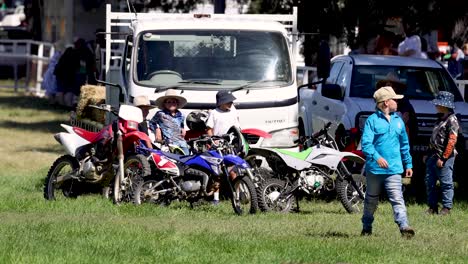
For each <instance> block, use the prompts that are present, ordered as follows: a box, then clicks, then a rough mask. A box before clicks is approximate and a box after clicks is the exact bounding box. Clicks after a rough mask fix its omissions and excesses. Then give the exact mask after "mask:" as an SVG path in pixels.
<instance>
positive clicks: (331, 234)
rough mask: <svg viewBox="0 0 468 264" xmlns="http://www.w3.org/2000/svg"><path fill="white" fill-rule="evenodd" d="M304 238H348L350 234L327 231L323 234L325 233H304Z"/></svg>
mask: <svg viewBox="0 0 468 264" xmlns="http://www.w3.org/2000/svg"><path fill="white" fill-rule="evenodd" d="M305 236H310V237H321V238H350V237H351V235H350V234H346V233H341V232H336V231H328V232H325V233H311V232H307V233H305Z"/></svg>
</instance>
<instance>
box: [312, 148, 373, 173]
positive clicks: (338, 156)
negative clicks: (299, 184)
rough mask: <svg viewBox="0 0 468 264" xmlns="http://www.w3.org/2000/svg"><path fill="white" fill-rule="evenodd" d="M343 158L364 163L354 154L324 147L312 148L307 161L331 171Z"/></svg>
mask: <svg viewBox="0 0 468 264" xmlns="http://www.w3.org/2000/svg"><path fill="white" fill-rule="evenodd" d="M344 158H348V159H350V160H352V161H355V162H359V163H364V160H363V159H362V158H361V157H359V156H357V155H356V154H353V153H351V152H341V151H338V150H336V149H332V148H328V147H324V146H320V147H317V146H314V147H313V149H312V152H311V153H310V155H309V157H307V161H308V162H310V163H312V164H318V165H323V166H327V167H328V168H330V169H332V170H336V169H337V167H338V164H339V163H340V161H341V160H343V159H344Z"/></svg>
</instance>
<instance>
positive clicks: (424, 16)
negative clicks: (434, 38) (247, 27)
mask: <svg viewBox="0 0 468 264" xmlns="http://www.w3.org/2000/svg"><path fill="white" fill-rule="evenodd" d="M238 1H239V0H238ZM294 5H296V6H298V7H299V18H298V22H299V31H300V32H301V33H303V34H304V47H303V55H304V57H305V60H306V64H307V65H311V64H313V63H314V61H315V54H316V52H317V50H318V43H319V40H320V35H322V38H326V37H327V36H334V37H337V38H344V39H345V41H346V43H347V44H348V45H349V46H351V47H355V46H359V45H365V44H366V43H367V42H368V40H369V39H371V38H372V37H375V36H376V35H378V34H379V33H380V32H382V30H383V29H384V26H385V23H386V22H387V19H389V18H394V17H400V18H402V19H403V20H407V21H410V22H412V23H414V24H417V26H418V28H419V33H427V32H429V31H431V30H439V31H440V32H441V33H442V34H443V35H444V36H445V38H447V40H448V39H463V40H466V38H467V37H468V30H467V27H468V25H467V23H468V18H467V14H468V5H467V4H466V1H464V0H393V1H379V0H330V1H328V0H315V1H310V0H309V1H307V0H253V1H252V2H251V6H250V12H252V13H290V12H291V9H292V6H294ZM455 25H458V26H457V27H455ZM460 25H464V26H460ZM356 29H357V30H356ZM454 29H455V30H454ZM314 34H315V35H314Z"/></svg>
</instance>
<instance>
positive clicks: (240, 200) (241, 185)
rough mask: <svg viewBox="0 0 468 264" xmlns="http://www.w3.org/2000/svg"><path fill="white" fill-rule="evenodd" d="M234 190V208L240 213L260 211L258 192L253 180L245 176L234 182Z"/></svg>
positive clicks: (232, 198) (232, 199)
mask: <svg viewBox="0 0 468 264" xmlns="http://www.w3.org/2000/svg"><path fill="white" fill-rule="evenodd" d="M232 186H233V189H234V192H233V194H232V197H231V201H232V208H233V209H234V212H235V213H236V214H238V215H245V214H247V213H250V214H255V213H257V211H258V199H257V192H256V191H255V185H254V184H253V183H252V181H251V180H250V179H249V178H248V177H246V176H244V177H237V178H236V179H234V181H233V182H232Z"/></svg>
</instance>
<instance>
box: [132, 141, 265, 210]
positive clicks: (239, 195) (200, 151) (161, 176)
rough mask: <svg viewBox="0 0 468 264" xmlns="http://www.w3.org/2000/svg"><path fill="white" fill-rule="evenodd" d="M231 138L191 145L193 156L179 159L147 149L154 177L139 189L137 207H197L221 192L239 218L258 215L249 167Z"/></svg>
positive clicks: (147, 179)
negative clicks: (183, 203) (177, 203)
mask: <svg viewBox="0 0 468 264" xmlns="http://www.w3.org/2000/svg"><path fill="white" fill-rule="evenodd" d="M230 141H232V140H230V138H229V135H226V136H224V137H200V138H197V139H195V140H191V141H189V144H190V145H191V147H192V151H193V152H194V154H193V155H178V154H173V153H170V152H165V151H161V150H157V149H149V148H146V147H145V146H140V147H138V148H139V150H140V151H141V152H142V153H146V156H147V157H148V159H149V161H150V164H151V166H152V173H151V175H150V176H147V177H145V178H144V180H143V181H142V182H140V184H139V185H138V186H137V187H136V189H135V193H134V196H133V197H134V202H135V204H142V203H153V204H159V205H168V204H170V203H171V202H172V201H174V200H179V201H188V202H190V204H191V205H192V206H193V204H194V203H196V202H198V201H200V200H202V199H204V200H210V199H212V197H213V195H214V193H215V192H216V191H217V190H219V188H221V190H222V193H225V194H227V195H226V196H228V197H229V198H230V199H231V203H232V207H233V209H234V212H235V213H236V214H239V215H242V214H247V213H251V214H254V213H256V212H257V210H258V201H257V193H256V189H255V185H254V184H253V182H252V180H253V178H254V175H253V173H252V168H251V167H250V166H249V164H248V163H247V162H246V161H245V160H243V159H242V158H240V157H239V156H237V154H236V151H235V149H234V147H233V145H232V144H230Z"/></svg>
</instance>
